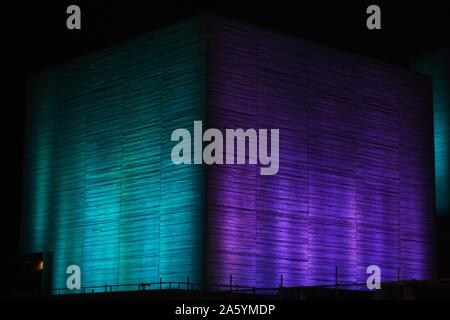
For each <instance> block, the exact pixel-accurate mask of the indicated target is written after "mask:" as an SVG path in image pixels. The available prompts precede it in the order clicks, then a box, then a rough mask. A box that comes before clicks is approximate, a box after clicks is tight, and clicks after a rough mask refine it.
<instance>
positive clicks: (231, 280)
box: [230, 273, 233, 292]
mask: <svg viewBox="0 0 450 320" xmlns="http://www.w3.org/2000/svg"><path fill="white" fill-rule="evenodd" d="M231 291H233V274H232V273H230V292H231Z"/></svg>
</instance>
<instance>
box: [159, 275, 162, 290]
mask: <svg viewBox="0 0 450 320" xmlns="http://www.w3.org/2000/svg"><path fill="white" fill-rule="evenodd" d="M159 290H162V278H159Z"/></svg>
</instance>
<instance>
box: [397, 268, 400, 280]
mask: <svg viewBox="0 0 450 320" xmlns="http://www.w3.org/2000/svg"><path fill="white" fill-rule="evenodd" d="M397 281H398V282H400V267H399V268H397Z"/></svg>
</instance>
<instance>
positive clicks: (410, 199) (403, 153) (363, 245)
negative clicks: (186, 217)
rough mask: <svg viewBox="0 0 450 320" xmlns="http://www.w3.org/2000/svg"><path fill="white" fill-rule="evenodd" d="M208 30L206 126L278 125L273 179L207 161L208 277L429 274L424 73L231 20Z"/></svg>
mask: <svg viewBox="0 0 450 320" xmlns="http://www.w3.org/2000/svg"><path fill="white" fill-rule="evenodd" d="M208 33H209V35H208V41H209V42H208V46H209V48H208V49H209V60H208V81H207V83H208V107H207V121H208V127H213V128H221V129H224V128H243V129H246V128H279V129H280V170H279V172H278V174H277V175H274V176H261V175H260V174H259V168H258V167H257V166H255V165H221V166H208V167H207V168H206V219H207V224H206V225H207V243H206V263H207V268H206V270H207V275H206V279H207V282H208V284H210V285H212V284H217V283H220V284H228V281H229V275H230V274H233V282H234V283H237V284H238V285H244V286H256V287H273V286H278V285H279V281H280V274H281V273H282V274H283V277H284V285H285V286H296V285H318V284H332V283H334V281H335V268H336V266H337V267H338V271H339V281H340V282H341V283H349V282H352V283H354V282H363V283H365V281H366V279H367V275H366V267H367V266H369V265H371V264H376V265H379V266H380V267H381V269H382V281H390V280H396V279H397V270H398V269H400V276H401V278H406V279H428V278H432V277H433V275H434V260H433V259H434V256H433V250H432V248H433V241H434V238H433V224H434V216H433V213H434V207H433V202H434V186H433V181H434V180H433V170H434V169H433V144H432V141H433V137H432V134H433V132H432V129H433V126H432V101H431V99H432V98H431V82H430V79H429V78H427V77H423V76H420V75H418V74H415V73H411V72H408V71H406V70H404V69H401V68H398V67H394V66H391V65H387V64H384V63H380V62H377V61H374V60H370V59H366V58H364V57H361V56H356V55H352V54H348V53H343V52H339V51H337V50H333V49H331V48H328V47H322V46H316V45H313V44H310V43H308V42H304V41H300V40H297V39H293V38H291V37H289V36H286V35H282V34H277V33H273V32H270V31H267V30H265V29H260V28H258V27H254V26H250V25H246V24H243V23H239V22H235V21H232V20H228V19H222V18H213V19H210V23H209V28H208Z"/></svg>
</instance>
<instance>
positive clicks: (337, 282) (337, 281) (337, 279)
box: [335, 266, 339, 300]
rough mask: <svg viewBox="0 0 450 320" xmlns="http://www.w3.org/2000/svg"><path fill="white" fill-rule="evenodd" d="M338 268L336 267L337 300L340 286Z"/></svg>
mask: <svg viewBox="0 0 450 320" xmlns="http://www.w3.org/2000/svg"><path fill="white" fill-rule="evenodd" d="M338 276H339V274H338V266H336V272H335V288H336V297H335V298H336V300H337V298H338V286H339V278H338Z"/></svg>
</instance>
